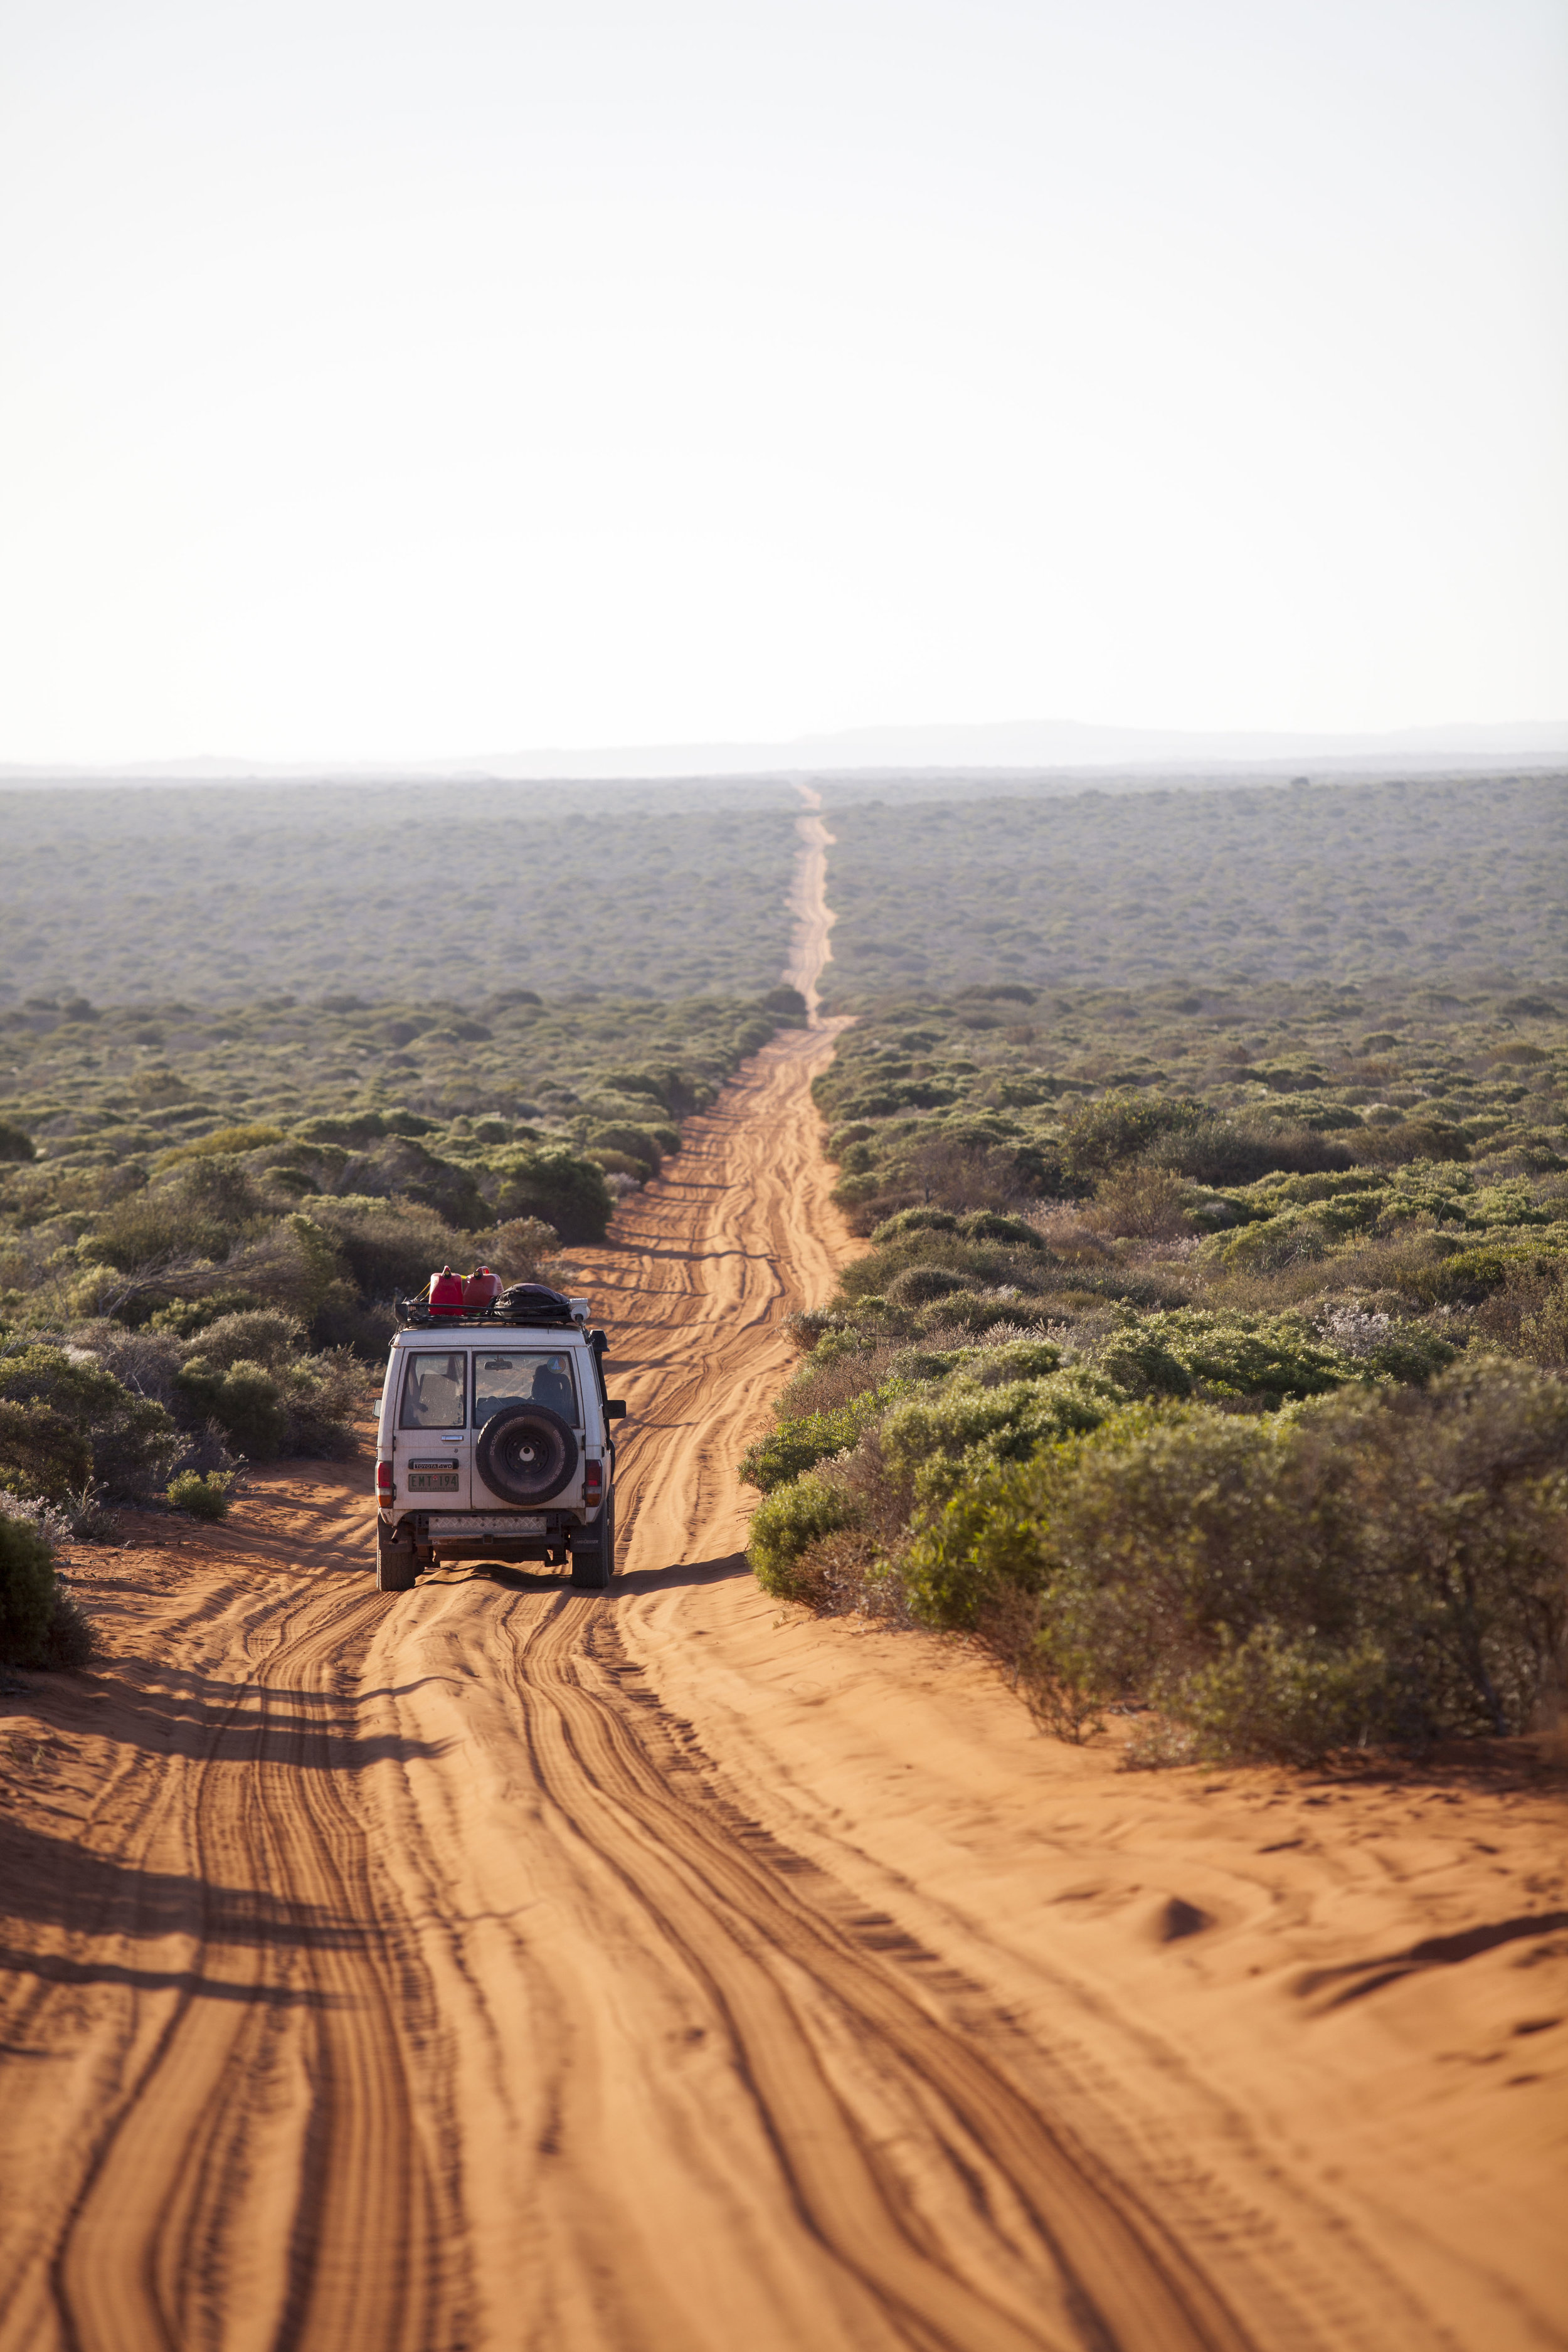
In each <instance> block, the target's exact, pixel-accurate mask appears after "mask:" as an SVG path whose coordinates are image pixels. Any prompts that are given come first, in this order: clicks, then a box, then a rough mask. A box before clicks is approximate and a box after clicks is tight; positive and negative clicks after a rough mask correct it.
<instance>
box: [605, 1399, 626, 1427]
mask: <svg viewBox="0 0 1568 2352" xmlns="http://www.w3.org/2000/svg"><path fill="white" fill-rule="evenodd" d="M625 1419H626V1399H625V1397H606V1398H605V1420H606V1421H625Z"/></svg>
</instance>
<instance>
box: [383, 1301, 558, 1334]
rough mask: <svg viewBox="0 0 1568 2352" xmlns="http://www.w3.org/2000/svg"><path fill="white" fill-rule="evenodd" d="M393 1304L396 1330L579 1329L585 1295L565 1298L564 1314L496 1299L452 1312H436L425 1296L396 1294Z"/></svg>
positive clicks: (446, 1310)
mask: <svg viewBox="0 0 1568 2352" xmlns="http://www.w3.org/2000/svg"><path fill="white" fill-rule="evenodd" d="M393 1305H394V1308H395V1312H396V1316H397V1328H398V1329H399V1330H400V1331H461V1330H468V1331H473V1330H479V1329H488V1330H491V1331H493V1330H494V1329H495V1328H497V1326H498V1325H500V1326H501V1327H503V1328H506V1329H508V1330H516V1331H527V1330H534V1331H580V1330H581V1329H582V1328H583V1327H584V1324H585V1323H586V1322H587V1320H588V1301H587V1300H586V1299H585V1298H574V1299H571V1300H569V1301H568V1306H569V1307H570V1312H569V1313H568V1314H565V1315H552V1314H550V1313H548V1312H545V1311H543V1310H542V1309H541V1308H539V1307H505V1306H503V1305H502V1304H501V1303H500V1301H499V1300H497V1301H496V1302H495V1303H494V1304H493V1305H491V1306H489V1307H462V1308H460V1309H459V1310H458V1312H457V1313H456V1314H454V1313H453V1312H452V1311H451V1310H450V1309H444V1310H443V1312H442V1313H440V1314H439V1315H437V1314H436V1313H434V1312H433V1310H432V1308H431V1306H430V1302H429V1300H428V1299H426V1298H398V1299H395V1300H394V1301H393Z"/></svg>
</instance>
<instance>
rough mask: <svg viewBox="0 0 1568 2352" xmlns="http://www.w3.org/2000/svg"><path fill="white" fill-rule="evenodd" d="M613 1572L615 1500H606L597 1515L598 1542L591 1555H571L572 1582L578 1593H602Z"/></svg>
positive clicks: (611, 1496) (586, 1552) (614, 1566)
mask: <svg viewBox="0 0 1568 2352" xmlns="http://www.w3.org/2000/svg"><path fill="white" fill-rule="evenodd" d="M615 1572H616V1497H615V1494H614V1492H613V1491H612V1492H611V1493H609V1494H608V1495H606V1496H605V1501H604V1507H603V1509H602V1510H601V1511H600V1513H599V1540H598V1542H597V1543H596V1544H595V1546H594V1548H593V1549H592V1550H591V1551H574V1553H573V1555H572V1581H573V1584H574V1586H575V1588H576V1590H577V1591H579V1592H603V1591H605V1590H606V1589H607V1588H608V1586H609V1583H610V1580H611V1579H612V1578H613V1577H614V1575H615Z"/></svg>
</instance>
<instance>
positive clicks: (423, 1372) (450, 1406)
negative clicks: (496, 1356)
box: [398, 1348, 468, 1429]
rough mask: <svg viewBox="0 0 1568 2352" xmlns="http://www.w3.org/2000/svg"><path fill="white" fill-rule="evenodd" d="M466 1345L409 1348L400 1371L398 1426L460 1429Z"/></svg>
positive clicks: (465, 1384) (466, 1355)
mask: <svg viewBox="0 0 1568 2352" xmlns="http://www.w3.org/2000/svg"><path fill="white" fill-rule="evenodd" d="M467 1363H468V1351H467V1349H462V1348H454V1349H450V1350H448V1349H445V1348H443V1349H440V1351H439V1352H437V1351H436V1350H434V1349H428V1350H427V1349H423V1348H420V1349H410V1350H409V1353H408V1369H407V1370H406V1371H405V1373H404V1375H403V1410H402V1412H401V1414H400V1416H399V1420H398V1426H399V1427H400V1428H402V1429H461V1427H462V1426H463V1402H464V1391H465V1390H466V1387H467V1380H466V1377H465V1367H466V1366H467Z"/></svg>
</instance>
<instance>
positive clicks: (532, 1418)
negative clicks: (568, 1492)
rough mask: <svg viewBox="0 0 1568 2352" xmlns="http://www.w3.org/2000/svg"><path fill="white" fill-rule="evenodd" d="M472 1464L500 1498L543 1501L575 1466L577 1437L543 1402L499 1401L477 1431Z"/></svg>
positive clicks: (555, 1490)
mask: <svg viewBox="0 0 1568 2352" xmlns="http://www.w3.org/2000/svg"><path fill="white" fill-rule="evenodd" d="M474 1467H475V1468H476V1469H477V1470H478V1472H479V1476H480V1477H481V1478H482V1479H483V1480H484V1482H485V1485H486V1486H488V1487H489V1490H490V1492H491V1494H492V1495H499V1496H500V1498H501V1500H502V1501H503V1502H507V1503H548V1501H549V1500H550V1497H551V1496H552V1495H558V1494H559V1493H560V1492H561V1489H562V1487H563V1486H565V1484H566V1483H567V1480H568V1479H569V1478H570V1477H571V1475H572V1474H573V1472H574V1470H575V1469H576V1467H577V1440H576V1439H575V1437H574V1435H573V1433H572V1431H571V1429H570V1427H569V1425H568V1424H567V1423H565V1422H563V1420H562V1418H561V1415H560V1414H559V1413H558V1412H551V1410H550V1408H549V1406H548V1405H542V1404H509V1405H503V1406H502V1407H501V1409H500V1412H497V1413H493V1414H492V1415H491V1416H490V1418H489V1421H487V1422H486V1423H485V1425H484V1428H483V1429H482V1430H481V1431H480V1433H479V1444H478V1446H477V1447H476V1448H475V1451H474Z"/></svg>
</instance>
